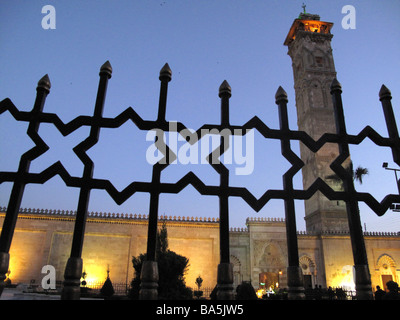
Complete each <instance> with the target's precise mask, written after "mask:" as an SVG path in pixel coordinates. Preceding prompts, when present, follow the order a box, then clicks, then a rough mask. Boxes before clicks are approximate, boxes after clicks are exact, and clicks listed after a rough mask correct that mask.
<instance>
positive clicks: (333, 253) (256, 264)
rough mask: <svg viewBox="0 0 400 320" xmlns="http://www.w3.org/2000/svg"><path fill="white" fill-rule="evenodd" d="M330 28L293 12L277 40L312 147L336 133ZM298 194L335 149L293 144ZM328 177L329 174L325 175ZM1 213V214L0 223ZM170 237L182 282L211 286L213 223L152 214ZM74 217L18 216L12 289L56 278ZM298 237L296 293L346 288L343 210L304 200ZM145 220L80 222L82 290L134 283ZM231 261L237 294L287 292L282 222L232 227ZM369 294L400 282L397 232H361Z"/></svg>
mask: <svg viewBox="0 0 400 320" xmlns="http://www.w3.org/2000/svg"><path fill="white" fill-rule="evenodd" d="M332 26H333V24H332V23H330V22H324V21H321V20H320V17H319V16H318V15H312V14H308V13H302V14H300V16H299V18H297V19H295V20H294V22H293V24H292V26H291V28H290V30H289V33H288V35H287V37H286V39H285V41H284V45H285V46H287V47H288V55H289V56H290V57H291V59H292V66H293V76H294V87H295V93H296V108H297V120H298V127H299V130H302V131H305V132H307V133H308V134H309V135H310V136H311V137H312V138H314V139H317V138H319V137H320V136H321V135H322V134H323V133H325V132H333V133H335V132H336V127H335V126H336V125H335V120H334V114H333V105H332V101H331V95H330V84H331V82H332V80H333V79H334V78H335V77H336V70H335V65H334V60H333V55H332V48H331V39H332V37H333V35H332V33H331V28H332ZM300 153H301V159H302V160H303V162H304V163H305V166H304V168H303V169H302V174H303V186H304V188H307V187H308V186H309V185H310V184H311V183H312V182H313V181H315V179H316V178H317V177H324V178H326V177H328V176H329V175H331V174H332V171H330V169H329V164H330V163H331V162H332V161H333V160H334V159H335V158H336V157H337V155H338V149H337V146H336V145H331V144H329V145H328V144H327V145H326V146H325V147H323V148H322V149H320V150H319V151H318V152H317V153H315V154H314V153H312V152H310V151H309V150H308V149H307V148H306V147H304V146H303V145H302V144H300ZM328 170H329V171H328ZM5 210H6V208H0V225H3V221H4V216H5ZM159 219H160V221H165V223H166V226H167V230H168V239H169V247H170V249H171V250H173V251H175V252H176V253H178V254H181V255H184V256H185V257H187V258H188V259H189V264H190V267H189V270H188V273H187V275H186V278H185V280H186V284H187V285H188V286H190V287H195V279H196V278H197V277H198V276H199V275H200V276H201V277H202V279H203V287H209V288H213V287H214V286H215V285H216V283H217V267H218V264H219V258H220V257H219V221H218V219H211V218H202V217H181V216H178V217H177V216H160V217H159ZM74 221H75V216H74V212H70V211H60V210H57V211H52V210H37V209H21V210H20V214H19V217H18V221H17V225H16V229H15V233H14V238H13V242H12V245H11V249H10V266H9V274H8V276H9V278H10V279H11V280H12V281H13V282H14V283H18V282H25V283H29V282H36V283H40V280H41V279H42V278H43V276H44V275H43V274H42V273H41V271H42V267H43V266H45V265H52V266H54V268H55V270H56V278H57V281H58V282H61V281H62V280H63V276H64V270H65V265H66V262H67V260H68V257H69V254H70V248H71V242H72V233H73V228H74ZM305 221H306V230H307V231H305V232H298V235H297V236H298V250H299V263H300V267H301V269H302V273H303V276H304V286H305V288H308V287H309V286H312V287H314V286H315V285H321V286H322V287H323V288H327V287H329V286H331V287H345V288H346V289H354V280H353V265H354V261H353V255H352V248H351V242H350V236H349V231H348V221H347V214H346V207H345V204H344V203H343V202H342V201H330V200H328V199H327V198H325V197H324V196H323V195H322V194H321V193H319V192H317V193H316V194H315V195H314V196H313V197H312V198H310V199H309V200H306V201H305ZM147 225H148V216H147V215H140V214H139V215H138V214H130V215H122V214H105V213H97V212H94V213H93V212H92V213H89V214H88V219H87V226H86V233H85V241H84V246H83V253H82V259H83V269H84V271H85V273H86V282H87V283H88V285H90V284H91V283H96V282H104V280H105V279H106V276H107V270H109V271H110V277H111V279H112V281H113V283H123V284H128V285H129V283H130V282H131V280H132V278H133V276H134V275H133V272H134V270H133V267H132V262H131V261H132V257H133V256H138V255H139V254H141V253H144V252H145V251H146V241H147ZM229 240H230V262H231V263H232V264H233V266H234V268H233V272H234V282H235V283H234V284H235V286H236V285H238V284H240V283H241V282H242V281H250V282H251V284H252V285H253V287H254V288H256V289H259V288H270V287H271V288H276V287H286V286H287V271H286V267H287V260H288V254H287V245H286V229H285V221H284V220H283V219H281V218H276V219H274V218H248V219H247V220H246V228H243V229H237V228H234V229H231V230H230V233H229ZM364 240H365V246H366V251H367V256H368V266H369V272H370V275H371V281H372V287H373V288H375V287H376V286H377V285H379V286H381V287H382V288H385V285H386V282H387V281H389V280H393V281H396V282H399V280H400V279H399V277H400V233H387V232H380V233H368V232H365V233H364Z"/></svg>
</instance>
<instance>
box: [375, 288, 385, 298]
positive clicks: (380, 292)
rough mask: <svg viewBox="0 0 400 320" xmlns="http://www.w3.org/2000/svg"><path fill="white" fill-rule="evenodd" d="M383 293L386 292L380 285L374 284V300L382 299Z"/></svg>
mask: <svg viewBox="0 0 400 320" xmlns="http://www.w3.org/2000/svg"><path fill="white" fill-rule="evenodd" d="M385 294H386V292H385V291H383V290H382V289H381V287H380V286H376V291H375V300H382V299H383V297H384V296H385Z"/></svg>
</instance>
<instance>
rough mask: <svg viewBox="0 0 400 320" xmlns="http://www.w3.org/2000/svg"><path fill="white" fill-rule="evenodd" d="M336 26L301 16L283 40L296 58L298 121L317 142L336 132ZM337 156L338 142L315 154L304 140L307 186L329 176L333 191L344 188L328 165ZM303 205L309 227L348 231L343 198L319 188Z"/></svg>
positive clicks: (294, 72) (315, 17)
mask: <svg viewBox="0 0 400 320" xmlns="http://www.w3.org/2000/svg"><path fill="white" fill-rule="evenodd" d="M332 26H333V24H332V23H330V22H324V21H320V20H319V16H318V15H311V14H301V15H300V17H299V19H296V20H295V21H294V22H293V25H292V27H291V28H290V31H289V34H288V36H287V38H286V41H285V43H284V44H285V45H287V46H288V55H289V56H290V57H291V59H292V67H293V78H294V89H295V93H296V108H297V125H298V128H299V130H301V131H305V132H306V133H308V134H309V135H310V136H311V137H312V138H313V139H314V140H318V139H319V138H320V137H321V136H322V135H323V134H324V133H336V124H335V117H334V113H333V103H332V99H331V95H330V85H331V83H332V80H333V79H335V77H336V69H335V64H334V60H333V55H332V47H331V39H332V37H333V35H332V34H331V33H330V29H331V27H332ZM338 155H339V150H338V146H337V144H332V143H327V144H325V145H324V146H323V147H322V148H321V149H320V150H319V151H318V152H316V153H314V152H312V151H310V150H309V149H308V148H307V147H306V146H305V145H304V144H303V143H300V156H301V159H302V160H303V162H304V167H303V168H302V176H303V187H304V189H307V188H309V187H310V185H311V184H312V183H313V182H314V181H315V180H316V179H317V178H322V179H324V180H325V181H326V182H327V183H328V184H329V185H331V187H332V188H334V189H338V188H340V187H341V186H340V185H339V184H338V183H337V182H335V180H333V179H327V177H329V176H332V175H333V171H332V170H331V169H330V167H329V165H330V164H331V163H332V162H333V160H335V159H336V158H337V156H338ZM349 160H350V159H349ZM349 160H348V161H349ZM347 164H348V162H347ZM345 166H346V163H345ZM304 203H305V215H306V216H305V220H306V227H307V230H308V231H328V230H337V231H344V230H348V223H347V215H346V206H345V204H344V202H343V201H330V200H328V199H327V198H326V197H325V196H324V195H323V194H322V193H320V192H317V193H315V194H314V196H313V197H311V198H310V199H309V200H306V201H305V202H304Z"/></svg>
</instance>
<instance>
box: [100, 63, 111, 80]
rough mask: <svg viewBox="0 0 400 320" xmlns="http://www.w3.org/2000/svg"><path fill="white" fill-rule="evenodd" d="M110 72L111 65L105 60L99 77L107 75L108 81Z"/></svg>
mask: <svg viewBox="0 0 400 320" xmlns="http://www.w3.org/2000/svg"><path fill="white" fill-rule="evenodd" d="M112 71H113V70H112V67H111V63H110V61H108V60H107V61H106V62H104V64H103V65H102V66H101V68H100V75H101V74H107V75H108V78H109V79H110V78H111V74H112Z"/></svg>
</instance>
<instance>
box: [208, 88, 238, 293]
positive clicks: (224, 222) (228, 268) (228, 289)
mask: <svg viewBox="0 0 400 320" xmlns="http://www.w3.org/2000/svg"><path fill="white" fill-rule="evenodd" d="M231 95H232V94H231V87H230V86H229V83H228V82H227V81H226V80H225V81H224V82H222V84H221V86H220V87H219V97H220V98H221V140H220V141H221V144H220V148H219V155H221V154H222V152H223V151H225V150H227V149H228V148H229V135H228V136H226V135H225V131H224V129H226V128H229V98H230V97H231ZM215 160H216V159H215V157H212V159H211V161H215ZM213 164H215V163H213ZM219 168H220V171H219V174H220V188H219V190H220V194H219V241H220V242H219V243H220V244H219V246H220V259H221V260H220V263H219V265H218V272H217V299H218V300H233V299H234V297H235V296H234V292H233V265H232V264H231V263H230V253H229V195H228V188H229V170H228V169H227V168H226V167H225V166H220V167H219Z"/></svg>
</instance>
